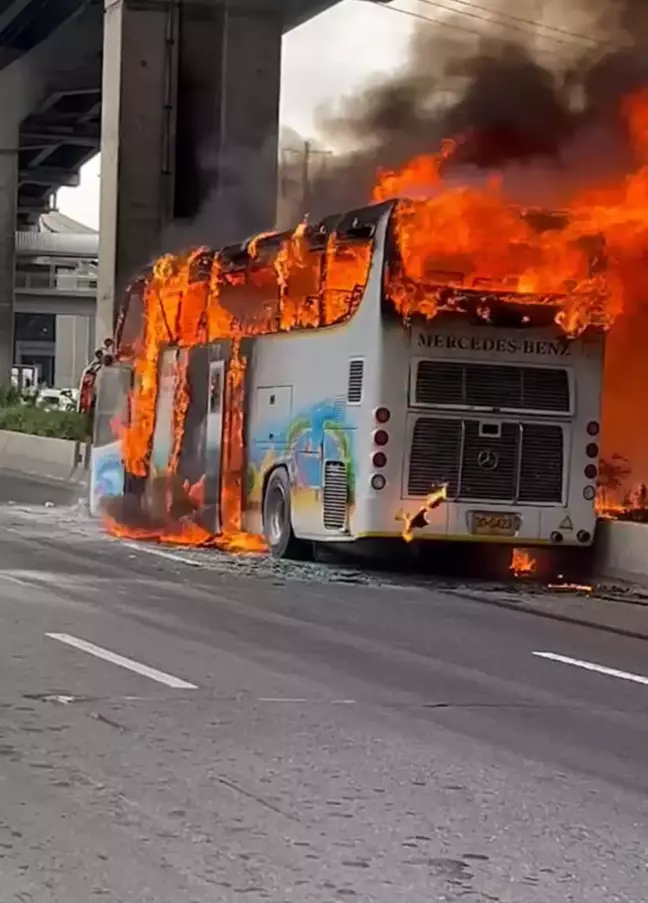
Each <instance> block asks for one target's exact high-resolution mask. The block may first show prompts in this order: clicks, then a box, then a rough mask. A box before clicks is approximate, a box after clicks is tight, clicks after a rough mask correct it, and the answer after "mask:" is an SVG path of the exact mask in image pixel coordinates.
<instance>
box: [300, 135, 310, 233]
mask: <svg viewBox="0 0 648 903" xmlns="http://www.w3.org/2000/svg"><path fill="white" fill-rule="evenodd" d="M310 155H311V143H310V141H304V156H303V157H302V213H303V214H304V216H305V215H306V214H307V213H308V208H309V206H310Z"/></svg>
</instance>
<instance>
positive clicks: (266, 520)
mask: <svg viewBox="0 0 648 903" xmlns="http://www.w3.org/2000/svg"><path fill="white" fill-rule="evenodd" d="M263 535H264V536H265V541H266V542H267V544H268V548H269V549H270V552H271V554H272V557H273V558H293V559H304V558H307V557H308V552H309V547H310V544H309V543H306V542H304V541H303V540H299V539H297V537H296V536H295V534H294V533H293V528H292V517H291V511H290V483H289V482H288V474H287V473H286V471H285V470H284V468H283V467H278V468H277V469H276V470H274V471H273V472H272V473H271V474H270V479H269V480H268V483H267V485H266V488H265V493H264V495H263Z"/></svg>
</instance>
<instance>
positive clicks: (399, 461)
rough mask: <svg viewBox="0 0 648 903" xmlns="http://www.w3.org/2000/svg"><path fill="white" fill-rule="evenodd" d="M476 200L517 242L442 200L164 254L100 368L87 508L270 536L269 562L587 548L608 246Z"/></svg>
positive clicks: (549, 221) (175, 534) (210, 533)
mask: <svg viewBox="0 0 648 903" xmlns="http://www.w3.org/2000/svg"><path fill="white" fill-rule="evenodd" d="M502 209H503V208H502ZM482 213H483V216H482V218H481V220H480V226H479V228H480V229H482V230H483V231H484V234H485V235H486V236H488V231H489V229H490V230H492V234H491V238H493V236H497V235H498V234H500V232H501V226H502V224H501V223H499V222H498V221H497V217H500V218H501V216H504V215H505V216H506V218H507V221H506V229H507V232H506V234H508V235H509V236H511V237H510V239H509V240H507V241H506V242H504V243H503V244H502V242H495V241H494V240H491V241H490V243H489V241H488V240H485V241H482V242H481V244H478V245H476V244H475V243H474V241H472V239H471V241H470V242H463V243H462V235H461V230H459V231H457V229H455V228H450V225H451V224H448V223H447V222H446V221H444V218H443V216H442V214H443V210H442V209H440V208H439V206H438V205H436V204H433V203H430V202H426V201H423V202H420V203H419V202H413V201H397V200H389V201H384V202H382V203H376V204H373V205H371V206H368V207H365V208H363V209H358V210H354V211H350V212H346V213H343V214H340V215H336V216H331V217H328V218H326V219H324V220H322V221H321V222H319V223H312V224H308V223H304V224H302V225H300V226H299V227H298V228H297V229H296V230H295V232H293V233H282V234H279V233H269V234H266V235H259V236H256V237H255V238H253V239H251V240H249V241H246V242H244V243H243V244H239V245H235V246H229V247H225V248H223V249H222V250H220V251H218V252H212V251H207V250H205V249H201V250H199V251H196V252H194V253H192V254H189V255H185V256H183V257H177V258H172V257H167V258H163V259H162V260H160V261H158V262H157V263H156V265H155V267H154V268H153V270H151V271H150V272H149V273H147V274H145V275H144V276H143V277H142V278H141V279H140V280H138V281H137V282H135V283H134V284H133V285H132V286H131V288H130V289H129V292H128V296H127V298H126V299H125V303H124V307H123V310H122V314H121V316H120V321H119V325H118V329H117V335H116V344H117V349H118V354H117V360H116V361H115V363H114V365H113V366H112V367H110V368H108V369H106V370H105V372H104V373H103V374H102V379H101V384H100V390H99V398H98V403H97V415H96V422H95V443H94V449H93V457H92V471H91V487H92V488H91V494H92V500H93V501H92V507H93V509H94V510H95V511H97V510H98V509H99V507H101V506H103V508H104V509H105V510H106V511H108V512H109V517H110V519H111V523H112V526H113V528H114V529H115V530H116V531H118V532H129V533H131V534H132V533H135V535H151V536H153V535H154V536H157V537H159V538H165V536H166V537H171V538H176V539H177V541H180V542H205V541H209V540H210V538H214V537H215V538H216V540H215V541H218V537H221V539H222V541H223V542H224V543H225V542H227V537H233V536H239V537H245V536H263V537H264V539H265V542H266V544H267V546H268V547H269V549H270V551H271V553H272V554H273V555H275V556H277V557H294V556H300V555H302V554H304V552H305V551H307V550H308V549H309V548H311V547H312V544H313V543H320V542H321V543H327V544H328V543H351V542H354V541H357V540H361V539H364V538H368V537H394V538H401V540H402V538H403V537H404V538H405V539H411V538H416V539H417V540H464V541H473V542H482V543H490V542H498V543H509V544H511V545H516V546H519V545H523V546H533V545H552V544H553V545H557V544H562V545H564V546H576V547H584V546H588V545H590V544H591V543H592V540H593V536H594V529H595V522H596V514H595V508H594V505H595V495H596V477H597V463H598V457H599V446H598V442H599V438H598V437H599V430H600V427H599V423H600V409H601V395H602V378H603V357H604V332H605V328H606V326H607V325H609V324H608V322H607V320H606V318H607V317H608V316H609V311H610V304H609V298H607V295H606V293H607V291H608V286H607V284H606V281H605V249H604V247H603V246H602V244H601V242H600V240H598V239H597V238H595V237H594V238H590V239H583V237H582V235H581V234H580V233H579V231H578V230H577V229H576V230H574V228H573V225H572V224H571V223H570V220H569V218H568V217H566V216H562V215H559V214H547V213H544V212H542V211H528V210H527V211H522V210H519V209H511V208H506V211H505V213H502V212H501V210H500V209H499V208H498V211H497V216H495V215H493V216H491V217H490V219H489V211H488V209H485V210H484V211H482ZM462 222H463V223H464V225H465V227H466V228H468V227H470V225H471V223H470V222H469V221H468V220H467V219H466V217H464V219H463V220H462ZM466 224H467V225H466ZM501 234H504V233H503V232H502V233H501ZM423 243H424V244H423ZM496 246H497V247H496ZM475 247H478V248H479V253H477V254H476V253H475V252H474V248H475ZM116 496H119V497H121V499H122V505H121V506H120V507H119V506H118V508H115V507H114V506H113V508H111V507H110V505H109V504H108V503H107V502H106V497H113V499H114V497H116ZM127 502H128V504H126V503H127ZM125 508H128V511H129V512H131V514H132V511H133V510H136V511H137V518H136V524H137V526H135V525H134V524H135V522H134V521H133V519H132V517H131V514H128V515H126V514H124V510H125ZM242 545H243V546H245V543H244V542H243V543H242Z"/></svg>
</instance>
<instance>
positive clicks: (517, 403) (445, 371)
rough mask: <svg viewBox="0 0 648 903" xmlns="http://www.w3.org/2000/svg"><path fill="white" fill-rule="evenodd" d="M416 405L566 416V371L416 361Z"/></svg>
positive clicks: (567, 385) (567, 397)
mask: <svg viewBox="0 0 648 903" xmlns="http://www.w3.org/2000/svg"><path fill="white" fill-rule="evenodd" d="M415 397H416V404H424V405H470V406H474V407H481V408H495V409H497V410H502V409H503V410H506V409H508V410H525V411H549V412H551V413H568V412H569V378H568V376H567V371H566V370H558V369H551V368H549V367H507V366H504V365H496V364H495V365H493V364H465V363H459V362H455V361H419V363H418V368H417V371H416V396H415Z"/></svg>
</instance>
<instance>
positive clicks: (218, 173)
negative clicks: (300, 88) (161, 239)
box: [171, 0, 283, 245]
mask: <svg viewBox="0 0 648 903" xmlns="http://www.w3.org/2000/svg"><path fill="white" fill-rule="evenodd" d="M282 25H283V23H282V18H281V15H280V11H279V5H278V3H277V2H276V0H266V2H265V3H263V2H258V0H229V3H227V2H226V3H225V4H223V5H221V4H217V3H214V4H200V3H194V4H185V5H183V7H182V15H181V19H180V29H179V31H180V53H179V59H178V104H177V123H178V129H177V155H176V160H177V172H176V180H175V184H176V190H175V207H174V212H175V216H176V218H177V219H178V220H180V221H181V222H182V221H184V222H185V223H186V222H187V221H191V222H192V225H191V228H189V229H188V230H187V235H188V237H189V238H190V240H191V241H192V242H193V243H194V244H202V243H206V244H210V245H219V244H224V243H227V242H232V241H236V240H237V239H242V238H245V237H247V236H248V235H250V234H251V233H254V232H257V231H261V230H263V229H269V228H272V227H273V225H274V221H275V216H276V205H277V201H276V197H277V134H278V120H279V91H280V75H281V37H282ZM171 234H173V232H172V233H171ZM176 234H177V236H178V239H182V237H183V232H182V226H180V228H179V229H177V230H176Z"/></svg>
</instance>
